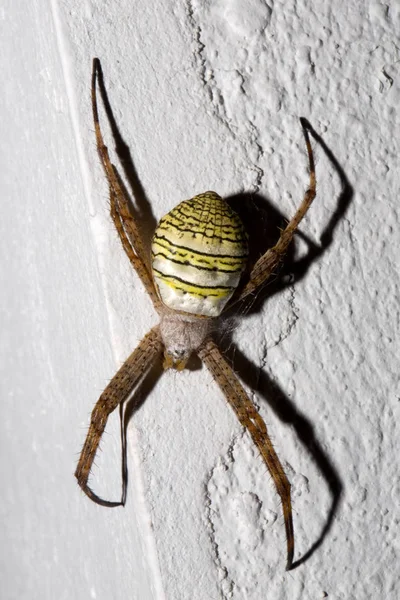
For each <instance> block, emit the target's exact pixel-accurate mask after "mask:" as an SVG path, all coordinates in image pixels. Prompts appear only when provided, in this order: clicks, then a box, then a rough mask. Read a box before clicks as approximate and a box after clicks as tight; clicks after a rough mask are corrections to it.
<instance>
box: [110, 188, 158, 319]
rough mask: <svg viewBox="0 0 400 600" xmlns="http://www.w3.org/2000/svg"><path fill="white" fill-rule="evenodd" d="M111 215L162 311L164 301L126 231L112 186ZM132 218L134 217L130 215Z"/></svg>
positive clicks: (128, 253) (147, 289) (152, 299)
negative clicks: (160, 297)
mask: <svg viewBox="0 0 400 600" xmlns="http://www.w3.org/2000/svg"><path fill="white" fill-rule="evenodd" d="M110 215H111V218H112V220H113V222H114V226H115V229H116V230H117V232H118V235H119V238H120V240H121V242H122V246H123V248H124V250H125V252H126V254H127V256H128V258H129V260H130V261H131V264H132V266H133V267H134V269H135V271H136V273H137V274H138V275H139V277H140V279H141V280H142V283H143V285H144V287H145V288H146V291H147V293H148V294H149V296H150V299H151V301H152V302H153V305H154V308H155V309H156V311H157V312H161V310H162V302H161V300H160V299H159V297H158V295H157V292H156V290H155V287H154V283H153V279H152V277H151V276H150V274H149V271H148V270H147V268H146V267H145V266H144V264H143V262H142V261H141V260H140V258H139V257H138V256H137V255H136V254H135V252H134V250H133V248H132V244H131V242H130V239H129V237H128V235H127V231H126V229H127V228H126V221H124V217H123V216H122V213H121V211H120V205H119V204H118V202H117V196H116V194H115V192H114V190H113V189H112V187H111V186H110ZM130 218H132V217H130Z"/></svg>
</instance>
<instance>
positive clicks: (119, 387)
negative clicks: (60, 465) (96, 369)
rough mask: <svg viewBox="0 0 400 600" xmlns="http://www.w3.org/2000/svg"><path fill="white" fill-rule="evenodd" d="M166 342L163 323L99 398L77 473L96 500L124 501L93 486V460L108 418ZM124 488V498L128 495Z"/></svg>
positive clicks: (118, 504) (128, 393)
mask: <svg viewBox="0 0 400 600" xmlns="http://www.w3.org/2000/svg"><path fill="white" fill-rule="evenodd" d="M162 349H163V342H162V340H161V335H160V330H159V327H158V326H157V327H154V328H153V329H151V330H150V331H149V333H148V334H147V335H146V336H145V337H144V338H143V339H142V341H141V342H140V344H139V346H138V347H137V348H136V350H134V351H133V352H132V354H131V355H130V356H129V358H128V359H127V360H126V361H125V362H124V364H123V365H122V367H121V368H120V369H119V371H117V373H116V374H115V375H114V377H113V378H112V380H111V381H110V383H109V384H108V386H107V387H106V389H105V390H104V392H103V393H102V394H101V396H100V398H99V399H98V401H97V403H96V405H95V407H94V409H93V411H92V415H91V419H90V426H89V431H88V433H87V436H86V440H85V443H84V445H83V448H82V452H81V455H80V458H79V462H78V466H77V467H76V471H75V477H76V478H77V480H78V483H79V485H80V487H81V488H82V490H83V491H84V492H85V494H86V495H87V496H89V498H90V499H91V500H93V502H96V504H101V505H102V506H111V507H112V506H120V505H121V504H122V503H123V501H120V502H109V501H108V500H103V499H102V498H99V496H97V495H96V494H95V493H94V492H93V491H92V489H91V488H90V487H89V484H88V480H89V475H90V472H91V469H92V466H93V461H94V458H95V455H96V452H97V449H98V447H99V444H100V440H101V436H102V435H103V432H104V429H105V426H106V424H107V419H108V417H109V416H110V414H111V413H112V412H113V411H114V410H115V409H116V408H117V406H118V405H119V404H121V402H123V401H124V400H126V399H127V397H128V396H129V395H130V393H131V392H132V390H133V389H134V387H135V386H136V385H137V383H138V382H139V381H140V379H141V378H142V377H143V376H144V375H145V374H146V373H147V372H148V370H149V369H150V367H151V366H152V364H153V363H154V361H155V360H156V359H157V357H158V356H160V355H161V351H162ZM124 495H125V494H124V490H123V494H122V498H124Z"/></svg>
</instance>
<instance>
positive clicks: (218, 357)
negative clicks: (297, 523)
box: [198, 340, 294, 570]
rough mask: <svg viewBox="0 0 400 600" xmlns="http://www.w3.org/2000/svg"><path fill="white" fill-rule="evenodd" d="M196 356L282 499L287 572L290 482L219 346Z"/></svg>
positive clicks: (290, 540) (290, 554)
mask: <svg viewBox="0 0 400 600" xmlns="http://www.w3.org/2000/svg"><path fill="white" fill-rule="evenodd" d="M198 355H199V357H200V358H201V360H202V361H203V362H204V363H205V365H206V366H207V368H208V369H209V370H210V372H211V374H212V376H213V377H214V379H215V381H216V382H217V384H218V386H219V387H220V389H221V391H222V393H223V394H224V396H225V398H226V399H227V401H228V402H229V404H230V405H231V407H232V409H233V410H234V412H235V413H236V416H237V418H238V419H239V421H240V423H241V425H242V426H243V427H245V428H246V429H247V431H248V432H249V433H250V435H251V437H252V439H253V442H254V443H255V445H256V446H257V448H258V450H259V452H260V454H261V456H262V458H263V460H264V462H265V464H266V465H267V468H268V470H269V472H270V474H271V477H272V479H273V481H274V484H275V487H276V490H277V492H278V494H279V496H280V498H281V500H282V510H283V518H284V521H285V531H286V542H287V561H286V569H287V570H290V569H291V568H292V566H293V556H294V532H293V518H292V501H291V495H290V483H289V480H288V478H287V476H286V474H285V471H284V470H283V467H282V465H281V463H280V460H279V458H278V455H277V453H276V452H275V449H274V447H273V445H272V442H271V440H270V438H269V435H268V431H267V426H266V425H265V423H264V420H263V419H262V417H261V416H260V415H259V414H258V412H257V410H256V408H255V406H254V404H253V403H252V401H251V400H250V398H249V397H248V396H247V394H246V392H245V390H244V388H243V386H242V385H241V383H240V381H239V380H238V378H237V377H236V375H235V373H234V371H233V370H232V368H231V367H230V366H229V364H228V363H227V361H226V360H225V358H224V357H223V356H222V354H221V352H220V350H219V348H218V346H217V345H216V344H215V343H214V342H213V341H212V340H208V341H207V342H206V343H205V344H204V345H203V346H202V347H201V349H200V350H199V352H198Z"/></svg>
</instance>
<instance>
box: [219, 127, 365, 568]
mask: <svg viewBox="0 0 400 600" xmlns="http://www.w3.org/2000/svg"><path fill="white" fill-rule="evenodd" d="M306 126H307V128H308V129H309V131H310V133H311V135H312V136H313V137H314V139H315V140H316V141H317V143H318V145H319V146H320V147H321V148H322V150H323V151H324V153H325V155H326V157H327V158H328V160H329V162H330V163H331V164H332V165H333V167H334V169H335V171H336V173H337V175H338V177H339V180H340V183H341V192H340V194H339V196H338V198H337V203H336V209H335V211H334V212H333V214H332V216H331V218H330V220H329V222H328V224H327V226H326V227H325V229H324V231H323V233H322V235H321V238H320V239H321V242H320V244H319V245H317V244H315V243H314V242H312V241H311V240H309V239H308V238H307V237H306V236H305V235H303V234H301V233H300V232H299V233H297V235H300V236H301V237H302V239H303V240H304V241H305V242H306V244H307V253H306V255H305V256H303V257H302V258H301V259H299V260H295V258H294V252H293V246H292V248H289V252H288V253H287V255H286V257H285V263H284V265H283V267H282V269H281V270H280V272H279V275H277V276H276V277H275V278H274V279H273V280H272V282H271V283H269V284H268V285H266V286H264V287H263V288H262V289H261V291H260V292H258V293H257V295H256V296H255V297H251V298H250V302H249V301H248V300H246V299H245V300H244V302H241V303H240V304H238V305H236V306H235V307H234V308H235V310H232V311H230V312H229V313H228V315H227V316H228V320H229V318H230V317H232V318H234V315H235V313H236V314H239V315H243V314H244V315H246V314H249V313H252V312H258V311H259V310H260V309H261V307H262V305H263V304H264V302H266V301H267V300H268V299H269V298H271V297H272V296H273V295H275V294H277V293H279V292H281V291H282V290H284V289H285V288H287V287H289V286H292V285H294V284H295V283H297V282H298V281H300V280H301V279H302V278H303V277H305V275H306V274H307V272H308V269H309V268H310V267H311V265H312V264H313V263H314V261H316V260H319V259H320V258H321V257H322V255H323V254H324V252H326V250H327V249H328V248H329V246H330V245H331V244H332V242H333V237H334V231H335V229H336V227H337V225H338V223H339V222H340V221H341V219H342V218H343V217H344V215H345V213H346V211H347V209H348V207H349V205H350V203H351V201H352V197H353V193H354V191H353V188H352V186H351V185H350V183H349V181H348V179H347V176H346V174H345V172H344V170H343V169H342V167H341V165H340V164H339V162H338V160H337V159H336V157H335V156H334V154H333V153H332V151H331V150H330V149H329V148H328V147H327V145H326V144H325V142H324V141H323V140H322V138H321V137H320V136H319V135H318V134H317V133H316V132H315V131H314V129H313V128H312V127H311V125H310V124H309V123H308V122H306ZM229 201H230V203H231V205H232V207H233V208H235V210H237V212H238V213H239V214H240V215H241V217H242V218H243V221H244V222H245V223H246V221H250V222H251V223H252V224H251V228H250V227H248V231H251V232H252V236H251V237H252V243H253V232H254V237H255V240H254V241H255V243H256V249H255V253H256V255H255V256H253V257H251V258H252V260H253V262H252V264H254V260H257V258H258V257H259V256H260V255H261V254H263V253H264V252H265V251H266V249H267V248H269V247H271V245H274V244H275V243H276V241H277V239H278V237H279V232H278V233H277V231H276V227H277V226H282V222H283V217H282V215H280V214H279V212H278V211H276V209H272V208H271V205H270V203H269V202H268V201H265V200H264V199H263V198H262V197H261V196H258V195H257V196H248V195H240V196H234V197H232V198H230V199H229ZM317 201H318V198H317V199H316V200H315V202H317ZM255 215H256V216H257V218H256V219H255V220H254V216H255ZM231 331H232V329H229V328H228V329H227V330H226V331H224V332H223V333H222V335H221V339H220V340H219V342H220V345H221V348H222V349H223V351H224V353H225V354H226V355H227V356H228V357H229V359H230V361H231V363H232V364H234V367H235V370H237V372H238V373H240V376H241V378H242V380H243V381H244V383H245V384H246V385H247V386H248V387H249V388H250V389H254V391H256V392H257V393H258V394H259V395H260V396H261V397H262V398H263V400H264V401H265V402H266V403H267V404H268V406H269V407H270V408H271V409H272V410H273V411H274V413H275V414H276V415H277V416H278V418H280V419H281V420H282V421H283V422H284V423H286V424H288V425H291V426H292V427H293V429H294V430H295V432H296V435H297V437H298V439H299V440H300V442H301V443H302V444H303V446H304V447H305V448H306V449H307V451H308V452H309V454H310V455H311V457H312V459H313V461H314V463H315V464H316V466H317V468H318V470H319V472H320V473H321V474H322V476H323V477H324V479H325V481H326V483H327V486H328V488H329V492H330V495H331V504H330V508H329V511H328V514H327V516H326V519H325V523H324V525H323V527H322V529H321V531H320V534H319V536H318V538H317V539H316V540H315V541H314V543H313V544H312V545H311V547H310V548H309V549H308V550H307V551H306V552H305V554H303V556H302V557H301V558H300V559H298V560H297V561H295V562H294V563H293V566H292V568H296V567H298V566H299V565H301V564H303V563H305V562H306V561H307V560H308V559H309V558H310V557H311V556H312V554H314V552H315V551H316V550H317V549H318V548H319V547H320V546H321V545H322V543H323V541H324V539H325V538H326V536H327V535H328V533H329V532H330V530H331V528H332V525H333V521H334V517H335V515H336V513H337V510H338V508H339V504H340V501H341V497H342V494H343V483H342V481H341V479H340V476H339V473H338V471H337V469H336V468H335V466H334V464H333V462H332V461H331V459H330V458H329V456H328V455H327V453H326V452H325V450H324V449H323V447H322V445H321V444H320V442H319V441H318V439H317V438H316V435H315V430H314V427H313V425H312V424H311V422H310V421H309V420H308V419H307V418H306V417H305V416H304V415H302V414H301V413H300V411H299V410H298V409H297V408H296V406H295V405H294V404H293V402H292V401H291V400H290V399H289V398H288V397H287V396H286V395H285V393H284V391H283V390H282V388H281V387H280V386H279V385H278V384H277V383H276V382H274V381H272V380H271V379H270V378H269V377H268V375H266V374H265V373H264V372H262V371H261V372H260V369H259V367H258V366H257V365H255V364H253V363H252V362H251V361H250V360H249V359H248V358H247V357H246V356H245V355H244V354H243V353H242V352H240V350H239V349H238V348H237V347H236V346H235V345H234V343H233V341H232V337H231Z"/></svg>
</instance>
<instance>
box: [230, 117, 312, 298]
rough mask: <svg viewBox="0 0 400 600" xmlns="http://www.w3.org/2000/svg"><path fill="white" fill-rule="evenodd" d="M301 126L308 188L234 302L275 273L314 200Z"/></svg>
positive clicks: (309, 154)
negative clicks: (308, 179)
mask: <svg viewBox="0 0 400 600" xmlns="http://www.w3.org/2000/svg"><path fill="white" fill-rule="evenodd" d="M300 122H301V126H302V128H303V133H304V138H305V141H306V147H307V153H308V162H309V169H310V183H309V187H308V189H307V191H306V193H305V195H304V198H303V201H302V203H301V204H300V206H299V208H298V209H297V211H296V213H295V215H294V217H293V218H292V219H291V220H290V221H289V223H288V224H287V226H286V227H285V229H284V230H283V231H282V233H281V236H280V238H279V240H278V242H277V243H276V244H275V246H273V247H272V248H270V249H269V250H267V252H266V253H265V254H263V256H261V258H259V259H258V261H257V262H256V263H255V265H254V266H253V268H252V269H251V271H250V280H249V281H248V283H247V284H246V285H245V286H244V288H243V289H241V290H240V292H239V294H238V295H237V296H236V297H235V302H237V301H239V300H242V299H243V298H245V297H246V296H248V295H249V294H251V293H253V292H255V291H257V289H258V288H259V287H260V286H262V285H263V284H264V283H265V282H266V281H267V279H268V278H269V277H270V276H271V275H272V274H273V273H275V272H276V271H277V269H278V267H279V265H280V263H281V262H282V260H283V258H284V256H285V254H286V252H287V249H288V247H289V244H290V242H291V241H292V239H293V236H294V234H295V232H296V229H297V227H298V226H299V223H300V221H301V220H302V219H303V217H304V216H305V214H306V213H307V211H308V209H309V208H310V205H311V203H312V201H313V200H314V198H315V194H316V179H315V162H314V155H313V151H312V147H311V142H310V136H309V133H308V126H307V121H306V120H305V119H303V118H302V119H300Z"/></svg>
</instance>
